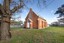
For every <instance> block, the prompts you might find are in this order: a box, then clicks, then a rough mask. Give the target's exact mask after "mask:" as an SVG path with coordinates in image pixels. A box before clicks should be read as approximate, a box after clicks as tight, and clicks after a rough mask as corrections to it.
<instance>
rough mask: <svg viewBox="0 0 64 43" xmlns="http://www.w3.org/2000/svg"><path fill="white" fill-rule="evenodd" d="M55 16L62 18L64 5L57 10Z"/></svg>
mask: <svg viewBox="0 0 64 43" xmlns="http://www.w3.org/2000/svg"><path fill="white" fill-rule="evenodd" d="M55 14H59V17H64V4H63V5H62V6H61V7H59V8H58V10H57V11H56V12H55Z"/></svg>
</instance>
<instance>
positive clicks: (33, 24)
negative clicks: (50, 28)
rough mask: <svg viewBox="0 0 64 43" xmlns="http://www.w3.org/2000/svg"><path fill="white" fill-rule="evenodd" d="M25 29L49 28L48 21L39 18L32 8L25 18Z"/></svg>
mask: <svg viewBox="0 0 64 43" xmlns="http://www.w3.org/2000/svg"><path fill="white" fill-rule="evenodd" d="M24 27H25V28H35V29H43V28H45V27H47V21H46V20H45V19H44V18H42V17H40V16H38V15H37V14H36V13H34V12H33V11H32V9H31V8H30V11H29V13H28V15H27V17H26V18H25V22H24Z"/></svg>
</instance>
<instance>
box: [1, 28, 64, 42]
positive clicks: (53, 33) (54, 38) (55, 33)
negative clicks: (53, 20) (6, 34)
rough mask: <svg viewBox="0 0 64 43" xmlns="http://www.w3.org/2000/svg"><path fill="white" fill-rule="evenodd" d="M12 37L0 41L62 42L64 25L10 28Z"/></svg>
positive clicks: (63, 39) (63, 40)
mask: <svg viewBox="0 0 64 43" xmlns="http://www.w3.org/2000/svg"><path fill="white" fill-rule="evenodd" d="M11 33H12V38H11V39H10V40H7V41H1V42H0V43H64V27H48V28H45V29H21V28H13V29H11Z"/></svg>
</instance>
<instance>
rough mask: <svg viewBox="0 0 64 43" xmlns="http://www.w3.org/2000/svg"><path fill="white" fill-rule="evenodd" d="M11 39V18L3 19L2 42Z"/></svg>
mask: <svg viewBox="0 0 64 43" xmlns="http://www.w3.org/2000/svg"><path fill="white" fill-rule="evenodd" d="M10 37H11V33H10V17H2V21H1V40H7V39H9V38H10Z"/></svg>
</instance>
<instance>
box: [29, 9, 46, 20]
mask: <svg viewBox="0 0 64 43" xmlns="http://www.w3.org/2000/svg"><path fill="white" fill-rule="evenodd" d="M29 12H33V13H34V14H36V13H35V12H34V11H33V10H32V8H30V11H29ZM36 16H38V17H39V18H41V19H43V20H45V19H44V18H43V17H41V16H40V15H38V14H36ZM45 21H46V20H45Z"/></svg>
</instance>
